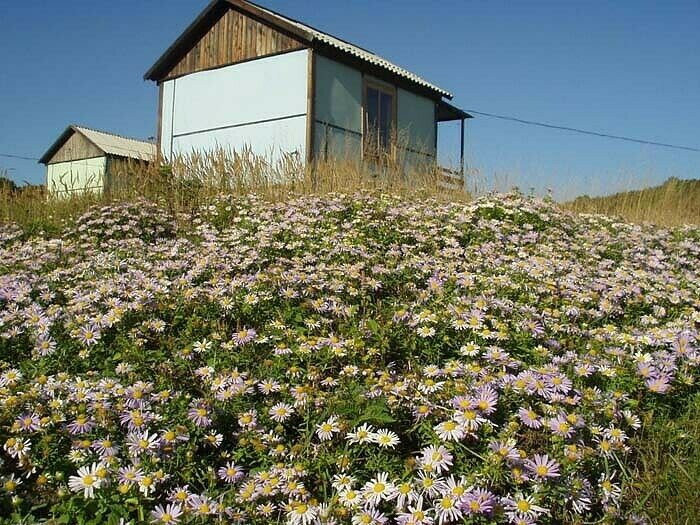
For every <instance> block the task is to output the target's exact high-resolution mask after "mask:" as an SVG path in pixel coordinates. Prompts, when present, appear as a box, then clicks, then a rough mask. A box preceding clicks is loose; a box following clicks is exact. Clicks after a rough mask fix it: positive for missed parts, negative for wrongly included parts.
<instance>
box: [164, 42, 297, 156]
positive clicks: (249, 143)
mask: <svg viewBox="0 0 700 525" xmlns="http://www.w3.org/2000/svg"><path fill="white" fill-rule="evenodd" d="M307 72H308V50H305V49H304V50H300V51H294V52H291V53H285V54H282V55H276V56H272V57H268V58H261V59H258V60H251V61H248V62H243V63H241V64H234V65H231V66H227V67H223V68H220V69H214V70H211V71H202V72H199V73H193V74H190V75H186V76H183V77H180V78H177V79H174V80H169V81H167V82H165V83H164V85H163V105H162V117H161V130H162V136H161V151H162V153H163V155H164V156H165V157H166V158H169V157H171V156H173V155H176V154H180V153H182V154H187V153H191V152H192V151H193V150H203V149H210V148H213V147H217V146H220V147H224V148H227V149H233V150H237V151H240V150H242V149H243V148H245V147H248V148H250V149H251V150H252V151H253V152H254V153H255V154H258V155H264V156H266V157H267V158H268V159H269V160H271V161H273V162H274V161H275V160H277V159H278V158H279V157H280V156H281V155H282V153H283V152H292V151H297V152H298V153H299V154H300V155H301V158H302V159H303V158H305V143H306V112H307V89H308V85H307V84H308V81H307Z"/></svg>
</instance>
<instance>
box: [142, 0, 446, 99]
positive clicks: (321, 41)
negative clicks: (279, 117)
mask: <svg viewBox="0 0 700 525" xmlns="http://www.w3.org/2000/svg"><path fill="white" fill-rule="evenodd" d="M230 8H234V9H237V10H239V11H242V12H244V13H247V14H249V15H251V16H253V17H257V18H262V19H264V21H265V23H267V24H269V25H270V26H272V27H275V26H276V27H277V28H279V29H282V30H283V31H286V32H289V33H292V34H293V35H294V36H295V37H296V38H298V39H299V40H300V41H302V42H303V43H304V44H305V45H309V46H312V47H313V45H314V43H316V44H317V45H319V47H320V46H324V47H330V48H332V49H333V50H334V51H335V50H337V51H340V52H341V53H343V54H346V55H349V56H351V57H353V58H355V59H359V60H361V61H363V62H366V63H368V64H371V65H373V66H375V67H378V68H381V69H384V70H386V71H388V72H389V73H391V74H392V75H395V76H397V77H400V78H402V79H405V80H408V81H409V82H411V83H414V84H416V85H417V86H419V87H422V88H424V89H427V90H429V91H432V92H433V93H436V94H438V95H440V96H441V97H446V98H449V99H451V98H452V94H451V93H450V92H449V91H446V90H444V89H442V88H441V87H439V86H436V85H435V84H432V83H430V82H428V81H427V80H425V79H424V78H422V77H420V76H418V75H416V74H415V73H411V72H410V71H408V70H406V69H404V68H402V67H399V66H397V65H396V64H394V63H393V62H390V61H389V60H387V59H386V58H383V57H380V56H379V55H377V54H375V53H373V52H371V51H368V50H367V49H363V48H361V47H359V46H357V45H355V44H351V43H350V42H346V41H345V40H342V39H340V38H337V37H335V36H333V35H330V34H328V33H326V32H324V31H321V30H319V29H316V28H315V27H312V26H310V25H307V24H304V23H303V22H299V21H298V20H294V19H293V18H289V17H287V16H284V15H282V14H280V13H277V12H276V11H272V10H271V9H267V8H266V7H263V6H261V5H258V4H255V3H253V2H249V1H247V0H212V1H211V3H210V4H209V5H208V6H207V7H206V8H205V9H204V11H202V12H201V13H200V14H199V16H198V17H197V18H196V19H195V20H194V21H193V22H192V23H191V24H190V25H189V27H188V28H187V29H185V31H184V32H183V33H182V34H181V35H180V36H179V37H178V38H177V40H176V41H175V42H173V44H172V45H171V46H170V47H169V48H168V49H167V50H166V51H165V52H164V53H163V55H161V57H160V58H159V59H158V60H157V61H156V63H155V64H153V65H152V66H151V68H150V69H149V70H148V71H147V72H146V74H145V75H144V78H145V79H146V80H155V81H161V80H163V78H164V77H165V75H166V74H167V73H168V71H170V70H171V69H172V68H173V67H174V65H175V64H176V63H177V62H178V61H179V60H180V59H181V58H182V57H183V56H184V54H185V53H186V52H187V51H189V50H190V49H191V48H192V46H193V45H194V42H195V41H196V39H199V38H201V36H202V34H203V32H205V31H207V30H208V29H209V28H211V26H212V25H213V24H215V23H216V22H217V21H218V20H219V19H220V18H221V16H222V15H223V13H224V12H225V11H226V9H230Z"/></svg>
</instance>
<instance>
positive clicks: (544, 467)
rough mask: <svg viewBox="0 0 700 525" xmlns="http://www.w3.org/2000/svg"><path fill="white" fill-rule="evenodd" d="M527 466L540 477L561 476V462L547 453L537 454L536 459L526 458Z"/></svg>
mask: <svg viewBox="0 0 700 525" xmlns="http://www.w3.org/2000/svg"><path fill="white" fill-rule="evenodd" d="M525 467H526V468H527V469H528V470H529V471H530V472H531V473H532V474H533V475H534V476H535V477H536V478H539V479H547V478H557V477H559V464H558V463H557V462H556V461H554V460H553V459H551V458H550V457H549V456H547V454H542V455H540V454H535V457H534V459H532V460H530V459H526V460H525Z"/></svg>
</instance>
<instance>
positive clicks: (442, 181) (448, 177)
mask: <svg viewBox="0 0 700 525" xmlns="http://www.w3.org/2000/svg"><path fill="white" fill-rule="evenodd" d="M438 170H439V176H440V178H439V180H438V184H439V185H440V187H442V188H445V189H447V190H463V189H465V187H466V184H465V180H464V171H462V170H458V169H454V168H446V167H444V166H438Z"/></svg>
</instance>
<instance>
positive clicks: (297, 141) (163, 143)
mask: <svg viewBox="0 0 700 525" xmlns="http://www.w3.org/2000/svg"><path fill="white" fill-rule="evenodd" d="M145 79H147V80H151V81H154V82H156V83H157V84H158V86H159V88H160V102H159V110H158V146H159V148H160V152H161V154H162V155H163V157H165V158H166V159H168V158H172V157H174V156H176V155H178V154H187V153H190V152H192V151H206V150H210V149H213V148H218V147H223V148H227V149H233V150H241V149H242V148H245V147H247V148H249V149H250V150H251V151H253V152H254V153H255V154H259V155H264V156H266V157H268V158H269V159H270V160H273V161H274V160H277V159H279V158H280V157H281V156H283V155H285V154H296V155H299V157H300V158H301V159H305V160H306V161H307V162H312V161H313V160H314V159H327V158H330V157H332V158H339V157H343V158H353V159H355V158H368V157H370V158H372V157H377V156H378V155H379V153H380V152H390V153H391V155H393V156H395V158H398V157H400V158H401V159H403V161H404V162H405V163H406V164H407V165H412V166H416V165H421V164H423V163H426V162H427V163H433V164H434V163H435V162H436V157H437V128H438V123H440V122H445V121H454V120H457V121H461V124H462V125H461V131H462V141H461V144H462V148H461V154H460V159H461V163H462V166H463V165H464V121H465V119H468V118H471V115H469V114H468V113H466V112H465V111H462V110H461V109H458V108H457V107H455V106H453V105H452V104H450V103H449V102H448V101H449V100H451V99H452V95H451V94H450V93H449V92H448V91H446V90H445V89H443V88H440V87H438V86H436V85H434V84H432V83H430V82H428V81H427V80H425V79H423V78H421V77H419V76H418V75H416V74H414V73H411V72H409V71H407V70H406V69H403V68H402V67H399V66H397V65H395V64H393V63H391V62H389V61H388V60H386V59H384V58H382V57H380V56H378V55H376V54H374V53H372V52H371V51H367V50H366V49H363V48H361V47H359V46H356V45H354V44H351V43H349V42H346V41H344V40H341V39H339V38H336V37H334V36H332V35H329V34H327V33H324V32H323V31H320V30H318V29H315V28H313V27H311V26H309V25H306V24H304V23H301V22H298V21H296V20H293V19H291V18H289V17H286V16H283V15H281V14H279V13H276V12H274V11H272V10H270V9H266V8H264V7H261V6H259V5H256V4H254V3H252V2H248V1H245V0H214V1H212V2H211V3H210V4H209V5H208V6H207V7H206V8H205V9H204V11H203V12H202V13H201V14H200V15H199V16H198V17H197V18H196V19H195V20H194V22H192V24H190V26H189V27H188V28H187V29H186V30H185V31H184V33H182V35H180V37H179V38H178V39H177V40H176V41H175V42H174V43H173V44H172V45H171V46H170V47H169V48H168V49H167V50H166V51H165V53H164V54H163V55H162V56H161V57H160V58H159V59H158V60H157V61H156V63H155V64H154V65H153V66H152V67H151V68H150V69H149V70H148V72H147V73H146V74H145Z"/></svg>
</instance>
